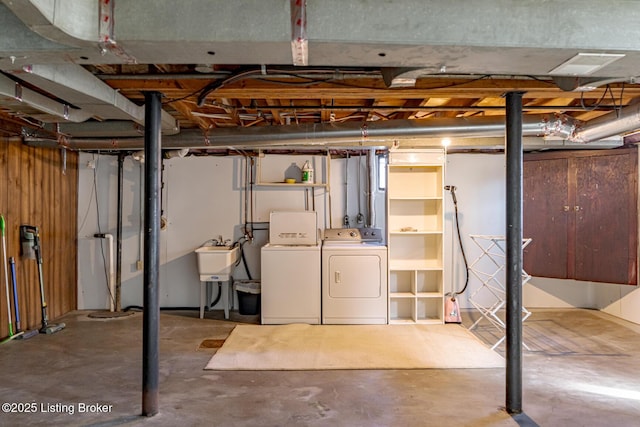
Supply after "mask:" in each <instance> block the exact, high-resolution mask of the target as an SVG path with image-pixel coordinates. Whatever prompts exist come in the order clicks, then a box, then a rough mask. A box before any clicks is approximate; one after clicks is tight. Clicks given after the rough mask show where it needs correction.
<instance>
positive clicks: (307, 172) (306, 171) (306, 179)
mask: <svg viewBox="0 0 640 427" xmlns="http://www.w3.org/2000/svg"><path fill="white" fill-rule="evenodd" d="M302 183H303V184H313V167H312V166H311V164H310V163H309V160H307V161H305V162H304V165H303V166H302Z"/></svg>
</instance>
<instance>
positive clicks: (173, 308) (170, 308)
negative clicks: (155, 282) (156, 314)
mask: <svg viewBox="0 0 640 427" xmlns="http://www.w3.org/2000/svg"><path fill="white" fill-rule="evenodd" d="M221 297H222V289H221V284H220V282H218V295H217V296H216V299H215V300H213V302H212V303H211V304H210V305H209V308H213V307H214V306H215V305H216V304H218V302H220V298H221ZM131 310H139V311H142V310H143V307H142V306H140V305H130V306H128V307H125V308H124V309H123V310H122V311H131ZM191 310H200V307H160V311H191Z"/></svg>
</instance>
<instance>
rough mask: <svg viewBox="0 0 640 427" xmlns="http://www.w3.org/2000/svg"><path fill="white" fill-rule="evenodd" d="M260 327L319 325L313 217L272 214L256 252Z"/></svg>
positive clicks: (312, 214) (317, 246)
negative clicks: (263, 241)
mask: <svg viewBox="0 0 640 427" xmlns="http://www.w3.org/2000/svg"><path fill="white" fill-rule="evenodd" d="M260 264H261V265H260V267H261V274H260V288H261V289H260V294H261V295H260V315H261V322H262V324H265V325H268V324H287V323H308V324H320V317H321V304H320V303H321V291H320V289H321V280H320V278H321V273H320V243H319V240H318V230H317V226H316V213H315V212H312V211H303V212H272V213H271V216H270V220H269V243H268V244H266V245H264V246H263V247H262V249H261V251H260Z"/></svg>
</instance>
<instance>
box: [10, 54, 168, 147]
mask: <svg viewBox="0 0 640 427" xmlns="http://www.w3.org/2000/svg"><path fill="white" fill-rule="evenodd" d="M12 74H13V75H15V76H16V77H18V78H19V79H21V80H24V81H27V82H29V83H31V84H33V85H35V86H37V87H39V88H42V89H43V90H46V91H47V92H49V93H52V94H54V95H55V96H56V97H58V98H60V99H64V100H65V101H66V102H68V103H69V104H73V106H74V107H75V108H77V109H78V110H80V111H82V112H84V113H85V114H90V115H91V117H94V118H96V119H98V120H132V121H134V122H136V123H138V124H141V125H144V107H143V106H139V105H136V104H134V103H133V102H131V101H129V100H128V99H127V98H126V97H124V96H123V95H122V94H120V93H119V92H118V91H116V90H115V89H112V88H111V87H110V86H109V85H107V84H106V83H104V82H103V81H101V80H100V79H98V78H96V77H95V76H94V75H93V74H92V73H91V72H89V71H87V70H85V69H84V68H82V67H81V66H79V65H76V64H58V65H30V66H26V67H24V69H23V70H22V71H13V72H12ZM161 121H162V131H163V132H164V133H165V134H167V135H170V134H176V133H178V131H179V129H180V128H179V126H178V123H177V121H176V120H175V119H174V118H173V117H172V116H171V115H170V114H169V113H167V112H166V111H163V112H162V118H161Z"/></svg>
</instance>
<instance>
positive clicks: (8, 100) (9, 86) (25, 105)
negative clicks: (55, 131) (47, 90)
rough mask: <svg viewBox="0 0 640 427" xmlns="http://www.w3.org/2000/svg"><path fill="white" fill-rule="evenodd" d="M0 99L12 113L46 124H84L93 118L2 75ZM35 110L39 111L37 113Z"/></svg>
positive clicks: (0, 76) (0, 77)
mask: <svg viewBox="0 0 640 427" xmlns="http://www.w3.org/2000/svg"><path fill="white" fill-rule="evenodd" d="M2 98H4V99H2ZM0 99H2V101H3V102H2V103H3V104H4V106H5V108H6V107H11V109H12V111H15V112H20V113H24V114H25V115H28V116H29V117H33V118H35V119H37V120H40V121H42V122H45V123H49V122H52V123H55V122H60V121H70V122H84V121H85V120H88V119H90V118H91V114H89V113H87V112H86V111H83V110H78V109H75V108H72V107H71V106H69V105H68V104H63V103H60V102H58V101H54V100H53V99H51V98H48V97H46V96H44V95H41V94H39V93H38V92H35V91H33V90H31V89H28V88H26V87H23V86H22V85H20V84H19V83H16V82H15V81H13V80H11V79H10V78H9V77H6V76H4V75H2V74H0ZM10 104H11V105H10ZM33 110H37V112H34V111H33ZM38 112H41V113H38Z"/></svg>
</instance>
